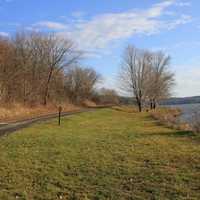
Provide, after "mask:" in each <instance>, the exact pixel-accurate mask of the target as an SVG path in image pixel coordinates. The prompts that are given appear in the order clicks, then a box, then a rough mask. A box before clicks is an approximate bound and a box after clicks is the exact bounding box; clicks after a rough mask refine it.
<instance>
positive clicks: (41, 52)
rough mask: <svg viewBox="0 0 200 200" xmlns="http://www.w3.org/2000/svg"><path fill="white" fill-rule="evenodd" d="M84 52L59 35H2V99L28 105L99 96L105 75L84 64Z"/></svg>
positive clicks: (0, 49) (0, 48)
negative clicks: (82, 65)
mask: <svg viewBox="0 0 200 200" xmlns="http://www.w3.org/2000/svg"><path fill="white" fill-rule="evenodd" d="M82 55H83V52H80V51H79V50H78V49H77V48H76V47H75V45H74V43H73V41H71V40H69V39H63V38H60V37H57V36H56V35H55V34H45V33H36V32H19V33H16V35H15V36H13V37H12V38H0V102H1V103H6V104H7V103H13V102H20V103H23V104H27V105H34V104H38V103H40V104H43V105H46V104H47V103H48V102H62V101H66V100H69V101H71V102H72V103H81V102H82V101H84V100H85V99H96V100H98V101H100V99H99V97H97V92H96V84H97V83H98V82H99V81H100V79H101V76H100V75H99V74H98V73H97V72H96V71H95V70H94V69H91V68H83V67H80V66H81V63H80V61H81V58H82Z"/></svg>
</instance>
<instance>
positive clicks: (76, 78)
mask: <svg viewBox="0 0 200 200" xmlns="http://www.w3.org/2000/svg"><path fill="white" fill-rule="evenodd" d="M100 79H101V76H100V75H99V74H98V73H97V72H96V71H95V70H94V69H91V68H81V67H74V68H72V69H70V70H69V71H68V73H67V75H66V77H65V91H66V93H67V95H68V96H69V97H70V99H71V100H72V101H73V102H76V103H80V102H82V101H83V100H86V99H90V98H91V96H92V93H93V91H94V89H95V86H96V84H97V83H98V82H99V81H100Z"/></svg>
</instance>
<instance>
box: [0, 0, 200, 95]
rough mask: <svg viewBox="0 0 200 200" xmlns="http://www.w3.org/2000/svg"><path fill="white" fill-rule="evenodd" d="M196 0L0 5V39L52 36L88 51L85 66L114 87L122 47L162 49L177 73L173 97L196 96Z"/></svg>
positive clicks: (11, 1)
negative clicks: (25, 33)
mask: <svg viewBox="0 0 200 200" xmlns="http://www.w3.org/2000/svg"><path fill="white" fill-rule="evenodd" d="M199 9H200V1H199V0H159V1H155V0H148V1H147V0H140V1H139V0H138V1H133V0H101V1H100V0H92V1H91V0H57V1H49V0H40V1H39V0H0V34H1V35H4V36H11V35H12V34H14V33H15V32H16V31H17V30H22V29H25V30H36V31H49V32H56V33H57V34H58V35H59V36H60V37H66V38H72V39H73V40H74V42H75V43H76V45H77V46H78V47H79V48H80V49H82V50H84V51H86V52H87V55H86V58H85V59H84V64H85V65H86V66H90V67H94V68H95V69H96V70H98V71H99V72H100V73H102V74H103V76H104V82H103V84H104V86H106V87H110V88H117V85H118V83H117V81H116V79H117V73H118V71H119V66H120V60H121V56H122V53H123V50H124V48H125V47H126V45H127V44H129V43H130V44H134V45H135V46H136V47H138V48H148V49H152V50H163V51H165V52H166V53H167V54H169V55H170V56H171V57H172V62H171V69H172V70H173V71H174V72H175V73H176V86H175V88H174V93H173V95H174V96H194V95H200V51H199V50H200V13H199Z"/></svg>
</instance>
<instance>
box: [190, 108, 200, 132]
mask: <svg viewBox="0 0 200 200" xmlns="http://www.w3.org/2000/svg"><path fill="white" fill-rule="evenodd" d="M191 121H192V122H191V124H190V127H191V129H192V131H193V132H194V133H200V111H194V113H193V115H192V120H191Z"/></svg>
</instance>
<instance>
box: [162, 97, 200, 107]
mask: <svg viewBox="0 0 200 200" xmlns="http://www.w3.org/2000/svg"><path fill="white" fill-rule="evenodd" d="M195 103H200V96H194V97H180V98H177V97H174V98H169V99H166V100H163V101H161V102H160V104H161V105H177V104H195Z"/></svg>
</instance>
